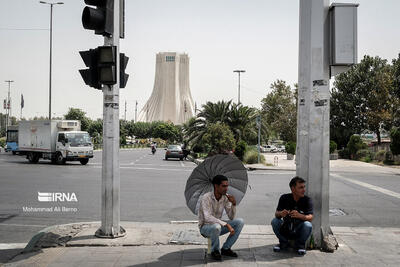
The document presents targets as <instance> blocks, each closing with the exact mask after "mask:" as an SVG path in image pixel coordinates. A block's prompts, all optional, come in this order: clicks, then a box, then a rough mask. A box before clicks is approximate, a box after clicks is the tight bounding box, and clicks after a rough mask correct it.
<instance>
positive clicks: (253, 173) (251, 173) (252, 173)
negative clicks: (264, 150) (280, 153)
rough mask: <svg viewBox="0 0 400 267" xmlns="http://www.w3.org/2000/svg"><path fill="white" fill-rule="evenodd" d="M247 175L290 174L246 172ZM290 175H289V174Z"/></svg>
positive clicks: (280, 173) (281, 173)
mask: <svg viewBox="0 0 400 267" xmlns="http://www.w3.org/2000/svg"><path fill="white" fill-rule="evenodd" d="M247 174H248V175H271V174H277V175H284V174H286V175H288V174H290V172H253V171H251V172H247ZM290 175H291V174H290Z"/></svg>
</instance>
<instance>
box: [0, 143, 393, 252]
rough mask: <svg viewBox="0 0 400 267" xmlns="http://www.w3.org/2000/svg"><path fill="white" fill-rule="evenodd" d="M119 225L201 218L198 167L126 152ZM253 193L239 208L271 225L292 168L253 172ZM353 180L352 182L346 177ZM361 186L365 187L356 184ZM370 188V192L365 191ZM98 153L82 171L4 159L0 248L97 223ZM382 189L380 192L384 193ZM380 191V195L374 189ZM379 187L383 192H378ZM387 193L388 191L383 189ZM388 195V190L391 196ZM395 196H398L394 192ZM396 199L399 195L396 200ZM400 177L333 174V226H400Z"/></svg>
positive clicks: (0, 158)
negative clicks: (195, 185)
mask: <svg viewBox="0 0 400 267" xmlns="http://www.w3.org/2000/svg"><path fill="white" fill-rule="evenodd" d="M120 166H121V221H143V222H169V221H172V220H196V219H197V218H196V216H194V215H193V214H192V213H191V212H190V210H189V209H188V208H187V207H186V204H185V199H184V195H183V192H184V189H185V185H186V180H187V178H188V177H189V175H190V173H191V171H192V170H193V169H194V168H195V167H196V165H195V164H194V163H192V162H190V161H184V162H182V161H179V160H168V161H165V160H164V151H163V150H161V149H159V150H158V151H157V153H156V154H155V155H152V154H151V153H150V150H149V149H135V150H121V152H120ZM248 176H249V189H248V191H247V193H246V196H245V198H244V199H243V201H242V202H241V203H240V205H239V208H238V216H240V217H242V218H244V219H245V222H246V223H248V224H265V223H269V222H270V221H271V219H272V217H273V214H274V210H275V208H276V205H277V201H278V198H279V196H280V195H281V194H282V193H286V192H289V186H288V183H289V180H290V179H291V178H292V177H293V176H294V172H293V171H276V170H274V171H261V170H260V171H249V172H248ZM348 179H351V180H348ZM357 181H358V182H363V183H364V184H357ZM366 185H370V186H372V187H368V186H366ZM100 189H101V152H100V151H96V152H95V156H94V158H93V160H91V161H90V162H89V164H88V165H86V166H82V165H80V164H79V162H76V163H75V162H72V163H67V164H66V165H52V164H50V163H49V162H48V161H40V162H39V163H38V164H29V163H28V161H27V160H26V159H25V158H24V157H20V156H12V155H10V154H5V153H1V154H0V249H1V246H2V244H3V246H4V244H15V243H17V244H23V243H26V242H28V241H29V240H30V238H31V237H32V236H33V235H34V234H35V233H36V232H37V231H38V230H41V229H42V228H44V227H46V226H50V225H55V224H64V223H71V222H83V221H99V220H100ZM380 189H382V190H380ZM377 190H378V191H377ZM379 190H380V191H379ZM385 190H386V191H385ZM38 192H64V193H75V195H76V197H77V200H78V201H77V202H57V203H45V202H39V201H38ZM388 192H389V193H388ZM390 192H392V193H394V194H392V195H391V194H390ZM396 194H398V195H396ZM56 206H57V207H66V208H72V209H76V211H74V210H69V211H64V212H62V211H61V212H56V211H54V210H53V212H30V211H27V210H25V211H24V210H23V207H28V208H29V207H33V208H34V207H42V208H44V207H56ZM399 206H400V176H399V175H396V174H394V173H387V172H385V173H382V172H380V171H379V167H377V170H376V171H375V172H373V171H369V172H367V173H366V172H363V171H362V170H357V169H354V170H350V171H349V170H346V171H343V172H340V171H335V172H331V179H330V208H331V209H340V210H341V211H343V212H344V215H341V216H331V217H330V221H331V225H335V226H376V227H398V226H399V225H400V215H399V214H398V207H399Z"/></svg>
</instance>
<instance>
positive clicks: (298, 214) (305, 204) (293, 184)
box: [271, 176, 313, 255]
mask: <svg viewBox="0 0 400 267" xmlns="http://www.w3.org/2000/svg"><path fill="white" fill-rule="evenodd" d="M289 186H290V189H291V191H292V193H290V194H284V195H282V196H281V197H280V199H279V203H278V207H277V208H276V212H275V218H274V219H273V220H272V222H271V224H272V229H273V230H274V233H275V235H276V236H277V237H278V239H279V245H277V246H275V247H274V251H275V252H279V251H281V250H282V249H286V248H287V247H288V245H289V239H294V240H295V246H296V249H297V253H298V254H299V255H304V254H306V249H305V243H306V241H307V239H308V238H309V237H310V235H311V232H312V224H311V221H312V219H313V204H312V200H311V198H309V197H308V196H306V195H304V193H305V192H306V181H304V179H302V178H300V177H298V176H296V177H294V178H293V179H292V180H291V181H290V183H289ZM282 218H283V220H282ZM284 222H285V223H288V224H289V225H290V227H289V228H291V229H290V230H288V228H286V227H281V226H282V224H283V223H284Z"/></svg>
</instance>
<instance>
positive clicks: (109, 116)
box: [96, 1, 125, 238]
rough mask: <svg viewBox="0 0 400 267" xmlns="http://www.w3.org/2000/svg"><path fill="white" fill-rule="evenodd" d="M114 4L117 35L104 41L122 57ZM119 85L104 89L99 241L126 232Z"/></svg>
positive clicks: (117, 10)
mask: <svg viewBox="0 0 400 267" xmlns="http://www.w3.org/2000/svg"><path fill="white" fill-rule="evenodd" d="M109 2H110V3H112V4H114V34H113V35H112V36H111V37H104V45H105V46H116V49H117V53H116V54H117V55H119V38H120V34H119V32H120V21H119V16H120V12H119V9H120V1H109ZM116 59H117V64H116V70H115V71H116V73H118V74H119V71H120V63H119V62H120V57H119V56H117V57H116ZM116 77H117V83H116V84H115V85H104V87H103V103H104V105H103V152H102V156H103V162H102V186H101V188H102V189H101V192H102V193H101V227H100V229H98V230H97V232H96V236H98V237H111V238H115V237H121V236H124V235H125V230H124V229H123V228H122V227H121V226H120V170H119V88H120V86H119V85H120V75H116Z"/></svg>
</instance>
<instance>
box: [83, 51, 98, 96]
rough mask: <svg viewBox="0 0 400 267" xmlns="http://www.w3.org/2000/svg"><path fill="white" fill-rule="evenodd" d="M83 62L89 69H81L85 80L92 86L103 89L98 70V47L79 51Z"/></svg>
mask: <svg viewBox="0 0 400 267" xmlns="http://www.w3.org/2000/svg"><path fill="white" fill-rule="evenodd" d="M79 54H80V55H81V57H82V59H83V62H84V63H85V65H86V67H89V69H83V70H79V72H80V74H81V76H82V78H83V81H84V82H85V83H86V84H87V85H89V86H90V87H93V88H96V89H101V84H100V83H99V78H98V71H97V48H95V49H90V50H87V51H79Z"/></svg>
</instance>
